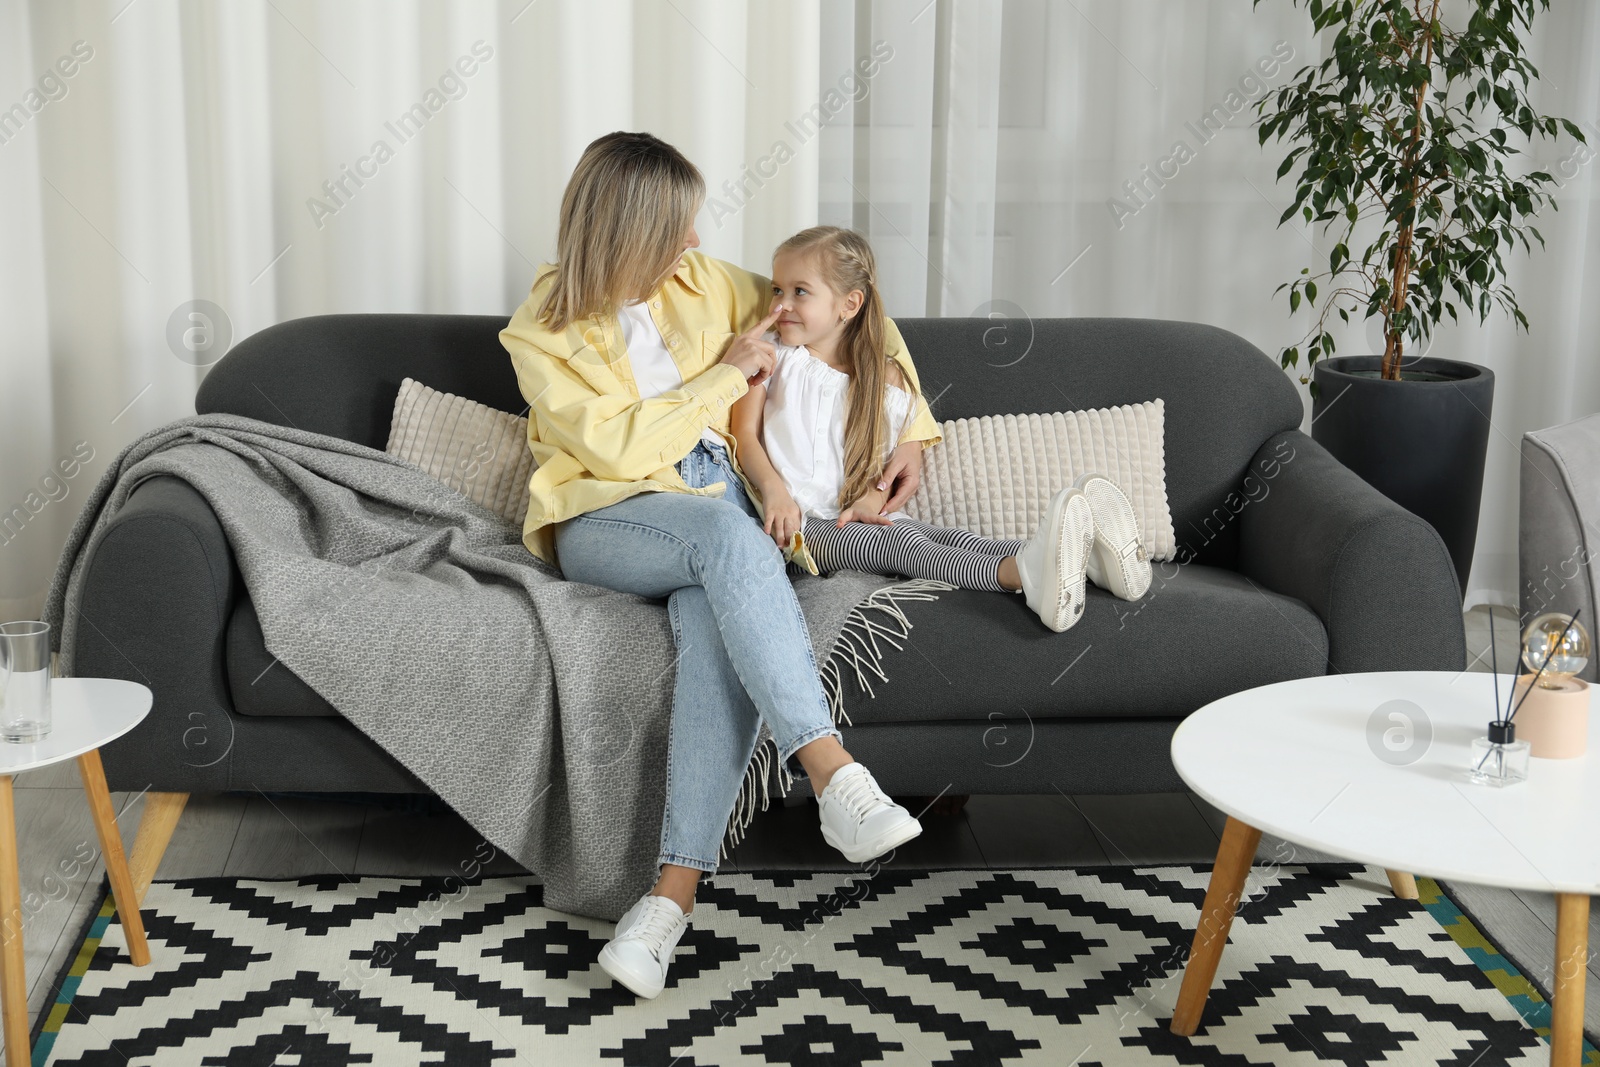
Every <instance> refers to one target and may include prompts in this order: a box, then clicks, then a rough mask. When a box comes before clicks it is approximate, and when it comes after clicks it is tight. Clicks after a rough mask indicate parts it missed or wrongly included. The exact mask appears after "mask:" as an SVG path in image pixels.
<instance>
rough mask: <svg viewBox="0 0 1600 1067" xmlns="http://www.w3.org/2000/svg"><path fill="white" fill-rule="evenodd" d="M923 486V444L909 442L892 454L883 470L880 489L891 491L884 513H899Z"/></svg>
mask: <svg viewBox="0 0 1600 1067" xmlns="http://www.w3.org/2000/svg"><path fill="white" fill-rule="evenodd" d="M921 484H922V442H921V441H907V442H905V443H904V444H902V445H900V446H898V447H897V448H896V449H895V450H894V452H893V453H891V454H890V456H889V462H888V463H887V464H885V465H884V468H883V478H882V479H881V480H880V481H879V482H878V488H879V489H889V490H891V491H890V493H889V499H888V501H887V502H886V503H885V504H884V505H883V511H884V513H885V514H887V513H888V512H891V511H898V510H899V509H900V506H901V505H902V504H904V503H905V502H906V501H907V500H910V499H911V496H912V494H913V493H915V492H916V491H917V486H919V485H921Z"/></svg>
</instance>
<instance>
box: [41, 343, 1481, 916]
mask: <svg viewBox="0 0 1600 1067" xmlns="http://www.w3.org/2000/svg"><path fill="white" fill-rule="evenodd" d="M505 323H506V319H505V318H504V317H501V316H467V315H328V316H316V317H311V318H305V319H297V320H293V321H290V322H285V323H281V324H279V325H276V326H272V327H270V328H268V329H265V330H262V331H261V332H259V333H257V334H255V335H253V336H251V337H249V338H246V339H245V340H244V341H242V342H240V343H239V344H238V345H237V346H236V347H235V348H234V349H233V350H232V351H231V352H229V353H228V354H227V356H226V357H224V358H223V359H222V360H221V361H220V362H218V363H217V364H216V365H215V366H214V367H212V368H211V370H210V372H209V373H208V374H207V376H206V378H205V381H204V383H203V384H202V385H201V387H200V390H199V392H198V394H197V396H196V402H195V407H196V410H197V411H198V412H199V413H202V414H204V413H211V412H232V413H235V414H239V415H246V416H250V417H252V418H257V419H262V420H265V421H268V422H274V423H278V424H285V425H292V426H295V427H298V428H300V429H302V430H311V431H316V432H319V433H325V434H331V435H336V436H339V437H342V438H346V439H349V440H352V441H357V442H360V443H362V444H365V445H369V446H371V447H373V448H376V449H381V448H383V447H384V444H385V442H386V441H387V438H388V433H389V423H390V414H391V411H392V407H393V403H394V398H395V394H396V391H397V390H398V388H399V385H400V380H401V379H402V378H403V377H407V376H409V377H412V378H415V379H417V380H418V381H421V382H424V383H426V384H428V385H430V386H433V387H434V388H436V389H441V390H444V391H447V392H451V393H457V394H461V395H464V396H468V397H472V398H474V399H476V400H479V401H483V402H485V403H488V404H492V405H494V406H496V407H499V408H502V409H504V410H507V411H512V412H520V411H523V410H525V407H526V405H525V402H524V401H523V398H522V397H521V395H520V394H519V393H518V390H517V384H516V379H515V376H514V374H513V372H512V368H511V363H510V359H509V357H508V356H507V354H506V352H505V350H504V349H503V348H502V347H501V345H500V343H499V340H498V337H497V335H498V333H499V331H500V330H501V329H502V328H503V327H504V325H505ZM899 326H900V329H901V331H902V333H903V334H904V336H905V338H906V341H907V343H908V344H909V346H910V348H911V352H912V354H913V357H914V358H915V361H916V365H917V367H918V369H919V371H920V373H921V377H922V383H923V387H924V390H925V392H926V393H927V395H928V396H929V398H930V399H932V400H933V408H934V413H935V415H936V416H937V417H938V418H939V419H941V420H944V419H954V418H963V417H971V416H977V415H983V414H989V413H998V412H1018V413H1023V412H1050V411H1062V410H1075V409H1084V408H1097V407H1104V406H1107V405H1115V404H1125V403H1135V402H1139V401H1144V400H1148V399H1150V398H1153V397H1158V396H1159V397H1162V398H1163V399H1164V402H1165V409H1166V471H1167V489H1168V494H1169V498H1170V503H1171V508H1172V516H1173V521H1174V525H1175V527H1176V531H1177V539H1178V544H1179V557H1178V560H1177V561H1173V562H1169V563H1157V564H1156V576H1155V583H1154V585H1153V587H1152V589H1151V591H1150V592H1149V593H1148V594H1147V595H1146V597H1145V598H1144V599H1143V600H1141V601H1138V602H1127V601H1122V600H1118V599H1116V598H1114V597H1112V596H1111V595H1110V594H1109V593H1106V592H1104V591H1103V590H1100V589H1098V588H1093V587H1091V589H1090V593H1089V596H1090V603H1089V605H1088V609H1087V610H1086V612H1085V614H1084V616H1083V617H1082V619H1081V620H1080V621H1079V622H1078V623H1077V625H1076V626H1074V627H1073V628H1072V629H1071V630H1068V631H1067V632H1065V633H1061V634H1057V633H1052V632H1050V631H1048V630H1046V629H1045V628H1044V627H1042V626H1040V625H1039V622H1038V619H1037V618H1036V617H1035V616H1034V615H1033V614H1032V612H1030V611H1029V610H1028V609H1027V608H1026V606H1025V605H1024V604H1023V603H1022V600H1021V598H1020V597H1010V596H999V595H995V594H993V593H985V592H973V591H957V592H950V593H944V594H941V595H940V597H939V599H938V600H937V601H933V602H927V603H914V604H910V605H908V606H907V609H906V610H907V613H908V617H909V618H910V619H911V620H912V622H913V624H914V626H915V628H914V630H913V631H912V632H911V636H910V642H909V644H908V645H907V647H906V648H905V649H904V650H902V651H896V650H894V649H892V648H889V649H887V658H886V661H885V668H886V670H887V672H888V674H889V681H888V682H887V683H878V684H876V685H875V686H874V688H875V691H876V694H877V695H876V697H875V698H872V699H869V698H868V696H867V694H865V693H864V692H861V691H859V690H858V689H857V687H856V685H855V683H854V681H853V680H847V681H846V683H845V686H844V693H845V704H846V708H847V710H848V711H849V713H850V715H851V718H852V719H853V720H854V723H855V725H854V726H850V727H846V743H847V744H848V746H849V747H850V749H851V751H852V752H853V753H855V754H856V755H858V756H859V757H860V758H861V759H862V760H863V762H866V763H868V764H869V765H870V766H872V768H873V771H874V773H875V774H876V775H877V777H878V779H879V780H880V781H881V782H882V783H883V784H884V786H885V788H887V789H889V790H890V791H892V792H895V793H899V794H923V795H933V794H936V793H939V792H941V791H944V790H947V789H948V790H949V791H950V792H952V793H956V794H960V793H969V794H970V793H979V794H981V793H1047V792H1052V791H1054V790H1057V789H1059V790H1060V791H1062V792H1063V793H1067V794H1073V793H1142V792H1156V791H1165V790H1175V789H1181V788H1183V786H1182V783H1181V781H1180V780H1179V779H1178V777H1177V775H1176V772H1175V771H1174V770H1173V767H1172V763H1171V761H1170V759H1169V757H1168V744H1169V741H1170V738H1171V735H1172V732H1173V730H1174V729H1175V728H1176V726H1177V724H1178V722H1179V721H1180V720H1181V719H1182V718H1183V717H1184V716H1185V715H1186V714H1188V713H1189V712H1191V711H1193V710H1195V709H1196V708H1198V707H1200V706H1202V705H1203V704H1205V703H1207V702H1208V701H1211V700H1213V699H1216V698H1218V697H1221V696H1223V695H1225V694H1228V693H1232V692H1236V691H1238V690H1240V689H1245V688H1249V687H1251V686H1256V685H1262V684H1266V683H1269V682H1274V681H1280V680H1283V679H1287V678H1294V677H1301V676H1305V675H1315V674H1323V673H1332V672H1351V671H1377V670H1398V669H1431V670H1458V669H1461V668H1463V667H1465V665H1466V644H1465V636H1464V632H1463V625H1462V615H1461V597H1460V590H1459V589H1458V587H1457V584H1456V578H1455V571H1454V568H1453V566H1452V564H1451V561H1450V557H1449V554H1448V553H1447V552H1446V550H1445V547H1444V544H1443V542H1442V541H1441V540H1440V538H1439V536H1438V535H1437V534H1436V533H1435V532H1434V530H1433V528H1432V527H1431V526H1429V525H1428V524H1427V523H1426V522H1424V521H1423V520H1421V519H1419V518H1417V517H1415V516H1414V515H1412V514H1410V513H1409V512H1407V511H1405V510H1403V509H1401V508H1400V507H1399V506H1398V505H1396V504H1394V503H1392V502H1391V501H1389V500H1388V499H1387V498H1386V497H1384V496H1383V495H1382V494H1380V493H1379V492H1377V491H1376V490H1375V489H1373V488H1371V487H1370V486H1368V485H1367V484H1366V483H1365V482H1363V481H1362V480H1361V479H1360V478H1358V477H1357V476H1356V475H1355V474H1354V473H1352V472H1351V471H1349V470H1348V469H1346V468H1345V467H1343V466H1342V465H1340V464H1339V463H1338V461H1336V460H1334V459H1333V458H1332V457H1331V456H1330V455H1329V454H1328V453H1327V452H1326V451H1325V450H1324V449H1323V448H1321V447H1320V446H1319V445H1317V444H1316V443H1315V442H1313V441H1312V440H1311V439H1310V438H1309V437H1307V436H1305V435H1304V434H1302V433H1301V432H1300V431H1299V430H1298V429H1297V427H1298V426H1299V424H1300V422H1301V416H1302V404H1301V401H1300V399H1299V397H1298V395H1297V392H1296V389H1295V387H1294V386H1293V385H1292V384H1291V382H1290V381H1289V379H1288V378H1287V377H1286V376H1285V374H1284V373H1283V371H1282V370H1281V369H1280V368H1279V367H1278V366H1277V365H1276V364H1275V363H1274V362H1273V361H1272V360H1271V359H1269V358H1268V357H1267V356H1266V355H1264V354H1263V353H1262V352H1261V351H1260V350H1259V349H1257V348H1256V347H1254V346H1253V345H1251V344H1250V343H1249V342H1247V341H1245V340H1244V339H1242V338H1240V337H1238V336H1236V335H1234V334H1232V333H1229V332H1228V331H1226V330H1222V329H1218V328H1215V327H1211V326H1205V325H1200V324H1196V323H1187V322H1171V321H1164V320H1153V319H1112V318H1086V319H1045V320H1036V321H1033V322H1031V323H1028V322H1018V323H1010V324H1007V325H1006V326H1005V327H1003V330H1004V332H1003V334H1002V333H1000V332H998V331H1001V330H1002V327H999V326H997V325H996V324H995V323H994V322H991V321H989V320H986V319H905V320H899ZM999 341H1003V342H1004V343H1003V344H999V343H997V342H999ZM88 551H89V555H90V558H89V560H88V563H87V569H86V572H85V579H84V582H83V584H82V587H81V598H80V601H79V603H77V604H76V605H70V606H69V610H78V611H81V612H82V616H83V621H84V622H85V623H87V625H80V626H79V627H78V628H77V642H78V644H77V648H76V650H75V656H76V670H77V672H78V673H79V674H80V675H83V676H105V677H116V678H129V679H134V680H137V681H141V682H144V683H145V684H147V685H149V686H150V687H151V689H152V690H153V691H154V694H155V704H154V708H153V710H152V712H151V714H150V717H149V719H148V720H147V721H146V722H145V723H144V724H142V725H141V726H140V728H139V729H137V730H135V731H133V732H132V733H130V734H128V735H127V736H125V737H123V738H120V739H118V740H116V741H113V742H111V743H110V744H108V745H106V746H105V747H104V748H103V749H101V756H102V759H103V762H104V764H105V770H106V777H107V780H108V782H109V784H110V787H111V788H112V789H113V790H134V791H139V790H146V789H148V790H150V791H151V792H152V793H153V794H157V796H155V797H154V802H153V803H149V804H147V806H146V815H145V819H144V823H143V824H142V825H141V829H140V841H139V842H138V843H137V844H136V846H135V850H134V851H135V853H136V856H137V857H138V858H139V859H140V860H141V862H142V864H143V868H142V869H140V870H136V871H135V877H136V878H137V879H139V880H140V882H141V886H142V885H143V884H147V882H148V879H149V877H150V876H151V875H152V874H153V871H154V868H155V865H156V863H157V862H158V861H159V857H160V854H161V851H162V850H163V849H164V847H165V844H166V841H167V838H168V837H169V836H170V833H171V831H172V827H173V825H175V823H176V820H177V818H178V814H179V813H180V812H181V810H182V806H183V800H184V798H185V796H186V795H187V794H190V793H218V792H225V791H230V790H245V789H260V790H263V791H306V792H371V793H396V794H404V793H414V794H427V793H428V792H429V790H428V789H427V787H426V785H424V784H423V783H422V782H421V781H419V780H418V779H417V778H416V777H415V776H413V775H412V774H411V773H410V772H408V771H407V770H406V769H405V768H404V767H402V766H401V765H400V764H399V763H398V762H397V761H395V760H394V759H393V758H391V757H390V756H389V755H388V754H386V753H385V752H384V751H382V750H381V749H379V748H378V747H377V746H376V745H375V744H373V743H372V742H371V741H369V740H368V739H367V738H366V736H365V735H364V734H362V733H361V732H360V731H358V730H357V729H356V728H355V727H353V726H352V725H351V724H350V723H348V722H347V721H345V720H344V719H343V718H342V717H340V716H339V714H338V712H336V711H335V710H334V709H333V708H332V707H330V706H329V705H328V703H327V702H326V701H324V700H323V699H322V698H321V697H319V696H318V695H317V694H316V693H315V692H314V691H312V690H311V689H310V688H309V687H307V686H306V685H305V684H304V683H302V682H301V681H300V680H299V679H298V678H296V677H295V676H294V675H293V674H292V673H291V672H290V671H288V670H287V669H286V668H285V667H284V666H283V665H282V664H281V663H280V664H276V665H273V666H270V668H269V665H270V664H272V657H271V656H270V655H269V654H268V653H267V651H266V649H265V647H264V645H263V642H262V636H261V629H260V626H259V625H258V623H257V620H256V616H255V614H254V611H253V610H252V607H251V603H250V598H249V595H248V592H247V590H246V589H245V587H244V584H243V582H242V580H241V578H240V575H239V572H238V570H237V567H236V566H235V564H234V562H233V560H232V557H231V555H230V552H229V548H228V543H227V540H226V539H225V537H224V536H223V533H222V530H221V528H220V527H219V525H218V524H217V521H216V519H215V517H214V515H213V514H212V512H211V510H210V508H209V507H208V506H207V504H206V502H205V501H204V499H203V498H201V497H200V496H199V495H198V494H197V493H196V492H194V490H192V489H191V488H190V487H189V486H188V485H187V484H186V483H183V482H181V481H179V480H177V479H174V478H171V477H157V478H152V479H150V480H148V481H146V482H144V483H143V484H142V485H140V486H139V487H138V489H137V490H136V491H135V493H134V494H133V496H132V498H131V499H130V501H129V504H128V506H127V507H126V508H125V510H123V511H122V512H121V513H120V514H119V515H118V516H117V518H116V520H115V521H114V522H112V523H111V524H110V525H109V526H108V527H107V528H106V529H105V530H104V531H103V533H102V535H101V536H100V537H99V538H98V539H97V540H96V541H95V543H94V544H92V545H91V546H90V547H89V549H88Z"/></svg>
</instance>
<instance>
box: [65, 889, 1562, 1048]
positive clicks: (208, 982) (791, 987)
mask: <svg viewBox="0 0 1600 1067" xmlns="http://www.w3.org/2000/svg"><path fill="white" fill-rule="evenodd" d="M1209 877H1210V868H1209V865H1195V866H1171V867H1156V868H1142V869H1141V868H1128V867H1104V868H1085V869H1077V870H1026V871H996V870H979V871H938V872H935V871H916V870H900V869H895V870H882V869H876V870H871V869H863V870H860V871H847V872H756V873H748V874H735V873H725V874H719V875H716V876H715V877H713V878H710V879H708V880H707V881H706V882H705V883H704V884H703V885H702V887H701V891H700V894H699V896H698V898H697V900H696V906H695V912H694V917H693V920H692V922H691V924H690V926H689V929H688V931H687V932H686V933H685V935H684V938H683V940H682V942H681V943H680V944H679V947H678V950H677V953H676V954H675V955H674V957H673V964H672V970H671V973H670V975H669V977H668V980H667V989H666V991H665V992H664V993H663V994H662V995H661V996H660V997H658V998H657V999H655V1000H639V999H636V998H635V997H634V996H633V995H632V994H631V993H629V992H627V991H626V990H625V989H623V988H622V987H621V986H619V985H616V984H614V983H613V982H612V981H611V980H610V979H609V978H608V977H607V976H606V975H605V974H604V972H602V971H601V970H600V969H599V967H598V965H597V963H596V959H597V956H598V953H599V951H600V947H601V946H602V945H603V944H605V942H606V940H607V939H608V938H609V937H610V936H611V932H612V924H611V923H606V922H601V921H599V920H595V919H587V918H583V917H581V916H575V915H570V914H565V913H561V912H556V911H551V910H549V909H547V908H545V907H544V906H543V892H542V889H541V887H540V886H537V885H530V884H528V882H527V880H526V879H521V878H489V879H483V880H480V881H477V882H462V881H461V880H460V879H458V878H454V877H452V878H438V877H427V878H359V879H355V880H346V879H341V878H328V877H317V878H302V879H295V880H287V881H267V880H249V879H236V878H196V879H184V880H180V881H171V882H156V883H154V884H153V885H152V886H151V887H150V891H149V894H148V896H147V897H146V898H145V903H144V908H143V915H144V923H145V930H146V934H147V936H148V938H149V942H150V950H151V957H152V963H151V965H150V966H148V967H134V966H133V965H132V963H131V961H130V959H129V957H128V953H127V949H126V944H125V942H124V940H123V937H122V928H121V926H120V925H118V924H116V923H114V922H113V923H110V924H109V925H104V928H103V930H98V934H99V939H98V941H95V940H94V937H91V938H90V940H89V941H88V942H87V943H86V949H85V953H84V954H83V959H82V961H81V963H80V965H79V966H78V967H77V968H76V969H75V974H76V975H77V977H75V978H73V979H69V980H68V982H67V983H66V984H65V985H64V986H63V990H62V999H63V1000H70V1003H69V1004H67V1005H66V1006H65V1007H62V1006H61V1005H58V1010H57V1012H56V1013H54V1015H53V1018H52V1020H51V1022H50V1024H49V1025H47V1026H46V1027H45V1033H44V1034H43V1035H42V1037H41V1040H40V1042H39V1047H38V1049H37V1050H36V1062H39V1063H46V1062H48V1063H51V1064H80V1065H86V1067H87V1065H100V1064H105V1065H112V1064H114V1065H116V1067H127V1065H131V1064H159V1065H160V1067H180V1065H186V1064H194V1065H197V1067H198V1065H219V1067H267V1065H273V1067H276V1065H281V1064H295V1065H299V1067H311V1065H329V1067H345V1065H351V1064H373V1065H379V1067H391V1065H403V1064H449V1065H450V1067H460V1065H473V1064H497V1063H508V1064H510V1063H518V1062H524V1061H525V1062H529V1063H538V1064H547V1063H548V1064H557V1065H561V1067H579V1065H587V1064H595V1063H619V1064H623V1063H626V1064H634V1063H647V1064H657V1063H659V1064H668V1063H673V1064H676V1067H693V1065H697V1064H698V1065H710V1064H734V1063H748V1064H828V1065H830V1067H831V1065H839V1064H919V1065H926V1064H930V1063H933V1064H952V1065H959V1064H983V1065H988V1064H996V1063H1018V1064H1077V1065H1079V1067H1090V1065H1093V1064H1102V1065H1113V1064H1127V1063H1141V1064H1143V1063H1153V1064H1170V1065H1179V1064H1183V1065H1190V1064H1193V1065H1210V1064H1216V1065H1227V1067H1250V1065H1256V1064H1262V1065H1266V1064H1302V1063H1304V1064H1311V1063H1338V1064H1345V1065H1348V1067H1358V1065H1368V1064H1380V1063H1382V1064H1407V1065H1412V1064H1417V1065H1420V1064H1457V1065H1459V1067H1470V1065H1477V1067H1488V1065H1490V1064H1536V1063H1544V1062H1545V1061H1546V1060H1547V1058H1548V1052H1547V1046H1546V1045H1545V1044H1544V1043H1543V1042H1542V1041H1541V1040H1540V1039H1539V1037H1538V1036H1537V1035H1536V1034H1535V1033H1534V1031H1533V1030H1531V1029H1530V1028H1529V1026H1528V1024H1527V1023H1525V1022H1524V1021H1523V1020H1522V1018H1521V1017H1520V1016H1519V1015H1518V1013H1517V1011H1516V1009H1515V1008H1514V1007H1513V1006H1512V1005H1511V1004H1510V1003H1509V1002H1508V1001H1507V1000H1506V998H1505V997H1504V996H1502V995H1501V994H1500V993H1499V992H1498V991H1497V990H1496V989H1495V987H1494V985H1493V984H1492V983H1491V982H1490V981H1489V980H1488V979H1487V978H1485V977H1484V975H1483V973H1482V971H1481V970H1479V968H1478V967H1477V966H1476V965H1475V964H1474V963H1473V962H1472V961H1471V960H1470V959H1468V957H1467V955H1466V954H1465V953H1464V951H1463V950H1462V949H1461V947H1460V946H1458V945H1457V944H1456V943H1455V942H1454V941H1453V940H1452V939H1451V938H1450V937H1449V936H1448V935H1446V934H1445V933H1444V932H1443V931H1442V930H1441V929H1440V928H1439V925H1438V923H1437V922H1436V921H1435V920H1434V918H1433V917H1432V916H1431V915H1430V914H1429V913H1428V911H1426V910H1425V909H1424V908H1423V907H1421V906H1420V905H1419V904H1418V903H1417V902H1415V901H1403V900H1397V899H1395V898H1394V896H1393V895H1392V894H1391V893H1390V891H1389V886H1388V882H1387V879H1386V878H1385V876H1384V875H1383V872H1382V871H1380V870H1377V869H1376V868H1367V867H1364V866H1363V865H1361V864H1355V863H1338V864H1311V865H1300V866H1287V865H1274V866H1263V867H1258V868H1256V869H1255V870H1254V871H1252V873H1251V877H1250V882H1249V884H1248V885H1247V888H1246V897H1245V900H1244V901H1243V903H1242V904H1241V906H1240V909H1239V913H1238V917H1237V918H1236V919H1235V921H1234V924H1233V929H1232V934H1231V936H1230V939H1229V944H1228V947H1227V950H1226V952H1224V954H1223V957H1222V965H1221V967H1220V968H1219V970H1218V972H1217V979H1216V982H1215V984H1214V985H1213V988H1212V991H1211V996H1210V999H1209V1001H1208V1003H1207V1006H1206V1012H1205V1018H1204V1021H1203V1023H1202V1026H1201V1029H1200V1030H1199V1031H1198V1032H1197V1033H1196V1034H1195V1036H1194V1037H1192V1038H1182V1037H1177V1036H1175V1035H1173V1034H1172V1033H1171V1032H1170V1031H1169V1030H1168V1029H1167V1024H1168V1021H1169V1020H1170V1018H1171V1015H1172V1008H1173V1004H1174V1002H1175V1000H1176V997H1177V991H1178V986H1179V983H1180V982H1181V979H1182V973H1183V970H1182V969H1183V963H1184V960H1185V958H1186V957H1187V954H1188V948H1189V943H1190V940H1191V938H1192V936H1193V931H1194V928H1195V925H1196V922H1197V920H1198V913H1199V907H1200V902H1201V900H1202V899H1203V897H1204V895H1205V888H1206V883H1207V881H1208V879H1209Z"/></svg>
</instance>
